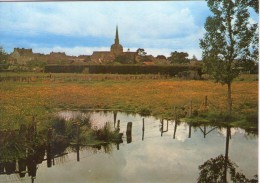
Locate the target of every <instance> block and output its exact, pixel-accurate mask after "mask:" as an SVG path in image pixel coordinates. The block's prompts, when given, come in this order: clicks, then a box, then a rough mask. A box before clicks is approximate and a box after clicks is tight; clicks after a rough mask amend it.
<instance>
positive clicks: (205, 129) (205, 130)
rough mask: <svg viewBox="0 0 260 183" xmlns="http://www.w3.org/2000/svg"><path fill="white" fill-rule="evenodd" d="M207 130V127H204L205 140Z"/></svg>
mask: <svg viewBox="0 0 260 183" xmlns="http://www.w3.org/2000/svg"><path fill="white" fill-rule="evenodd" d="M206 133H207V128H206V125H204V138H206Z"/></svg>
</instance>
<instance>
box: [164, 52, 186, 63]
mask: <svg viewBox="0 0 260 183" xmlns="http://www.w3.org/2000/svg"><path fill="white" fill-rule="evenodd" d="M188 56H189V54H188V53H186V52H177V51H175V52H171V56H170V57H168V60H169V61H170V62H171V63H172V64H187V63H189V59H188V58H187V57H188Z"/></svg>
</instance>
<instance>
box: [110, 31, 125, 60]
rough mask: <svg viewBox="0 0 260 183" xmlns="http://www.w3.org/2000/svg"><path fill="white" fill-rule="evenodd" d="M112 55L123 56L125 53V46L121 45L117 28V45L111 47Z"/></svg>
mask: <svg viewBox="0 0 260 183" xmlns="http://www.w3.org/2000/svg"><path fill="white" fill-rule="evenodd" d="M110 52H111V53H113V54H114V55H115V56H118V55H121V54H122V53H123V46H122V45H121V44H119V36H118V27H117V26H116V36H115V43H114V44H112V45H111V50H110Z"/></svg>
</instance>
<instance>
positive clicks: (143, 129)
mask: <svg viewBox="0 0 260 183" xmlns="http://www.w3.org/2000/svg"><path fill="white" fill-rule="evenodd" d="M142 140H144V118H143V128H142Z"/></svg>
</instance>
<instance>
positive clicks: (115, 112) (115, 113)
mask: <svg viewBox="0 0 260 183" xmlns="http://www.w3.org/2000/svg"><path fill="white" fill-rule="evenodd" d="M113 114H114V128H116V116H117V111H114V112H113Z"/></svg>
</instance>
